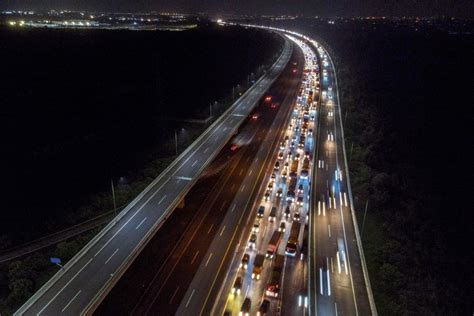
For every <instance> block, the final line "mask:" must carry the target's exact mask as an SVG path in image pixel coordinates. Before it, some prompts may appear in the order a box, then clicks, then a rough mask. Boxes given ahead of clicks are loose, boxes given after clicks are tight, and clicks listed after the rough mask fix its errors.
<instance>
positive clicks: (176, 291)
mask: <svg viewBox="0 0 474 316" xmlns="http://www.w3.org/2000/svg"><path fill="white" fill-rule="evenodd" d="M178 290H179V286H178V287H177V288H176V290H175V291H174V293H173V295H172V296H171V298H170V301H169V302H168V304H171V302H173V298H174V297H175V296H176V293H178Z"/></svg>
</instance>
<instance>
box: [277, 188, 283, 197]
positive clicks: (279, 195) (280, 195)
mask: <svg viewBox="0 0 474 316" xmlns="http://www.w3.org/2000/svg"><path fill="white" fill-rule="evenodd" d="M276 196H277V198H281V197H282V196H283V189H282V188H278V190H277V194H276Z"/></svg>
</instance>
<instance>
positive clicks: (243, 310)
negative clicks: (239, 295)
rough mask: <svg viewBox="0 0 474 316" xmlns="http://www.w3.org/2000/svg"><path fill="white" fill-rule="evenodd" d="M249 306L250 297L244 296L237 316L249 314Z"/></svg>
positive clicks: (250, 304) (250, 305)
mask: <svg viewBox="0 0 474 316" xmlns="http://www.w3.org/2000/svg"><path fill="white" fill-rule="evenodd" d="M251 307H252V301H251V300H250V298H248V297H246V298H245V300H244V303H243V304H242V308H241V309H240V313H239V316H249V315H250V308H251Z"/></svg>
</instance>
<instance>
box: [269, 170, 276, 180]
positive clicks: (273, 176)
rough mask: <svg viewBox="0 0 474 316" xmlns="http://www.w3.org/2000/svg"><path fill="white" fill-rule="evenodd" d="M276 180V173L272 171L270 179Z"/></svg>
mask: <svg viewBox="0 0 474 316" xmlns="http://www.w3.org/2000/svg"><path fill="white" fill-rule="evenodd" d="M275 180H276V174H275V173H274V172H272V176H271V177H270V181H272V182H275Z"/></svg>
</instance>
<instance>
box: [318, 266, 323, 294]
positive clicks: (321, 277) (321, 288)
mask: <svg viewBox="0 0 474 316" xmlns="http://www.w3.org/2000/svg"><path fill="white" fill-rule="evenodd" d="M319 292H320V293H321V295H323V294H324V291H323V269H321V268H319Z"/></svg>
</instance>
